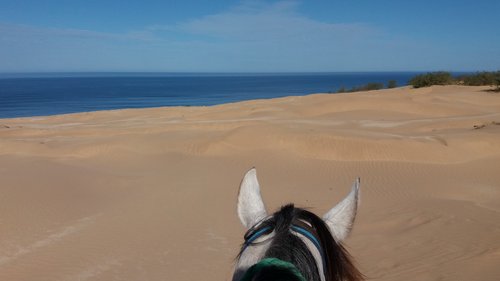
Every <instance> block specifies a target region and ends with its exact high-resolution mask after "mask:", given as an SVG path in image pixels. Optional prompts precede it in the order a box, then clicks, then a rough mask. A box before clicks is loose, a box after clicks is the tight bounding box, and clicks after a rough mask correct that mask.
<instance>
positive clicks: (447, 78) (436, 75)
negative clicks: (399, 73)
mask: <svg viewBox="0 0 500 281" xmlns="http://www.w3.org/2000/svg"><path fill="white" fill-rule="evenodd" d="M408 83H409V84H410V85H412V86H413V87H414V88H421V87H429V86H432V85H450V84H453V78H452V76H451V73H449V72H446V71H438V72H429V73H425V74H419V75H417V76H415V77H413V78H412V79H410V81H409V82H408Z"/></svg>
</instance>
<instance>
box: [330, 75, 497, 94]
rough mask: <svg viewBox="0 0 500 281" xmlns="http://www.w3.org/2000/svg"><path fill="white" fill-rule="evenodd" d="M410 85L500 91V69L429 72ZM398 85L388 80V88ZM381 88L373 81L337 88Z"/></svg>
mask: <svg viewBox="0 0 500 281" xmlns="http://www.w3.org/2000/svg"><path fill="white" fill-rule="evenodd" d="M408 85H411V86H413V88H421V87H430V86H433V85H465V86H492V87H494V88H493V89H492V90H493V91H495V92H500V70H499V71H481V72H476V73H471V74H462V75H459V76H456V77H453V76H452V74H451V73H450V72H446V71H437V72H427V73H423V74H419V75H416V76H415V77H413V78H411V79H410V81H409V82H408ZM397 86H398V84H397V81H396V80H389V81H388V82H387V89H392V88H396V87H397ZM380 89H384V84H382V83H375V82H371V83H367V84H365V85H362V86H355V87H352V88H350V89H348V88H346V87H344V86H342V87H340V88H339V89H338V90H337V93H352V92H359V91H372V90H380Z"/></svg>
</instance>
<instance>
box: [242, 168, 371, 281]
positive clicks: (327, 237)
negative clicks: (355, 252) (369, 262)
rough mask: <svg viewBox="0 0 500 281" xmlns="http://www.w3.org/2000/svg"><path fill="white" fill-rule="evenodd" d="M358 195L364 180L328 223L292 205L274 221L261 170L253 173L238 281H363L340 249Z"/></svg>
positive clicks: (246, 187)
mask: <svg viewBox="0 0 500 281" xmlns="http://www.w3.org/2000/svg"><path fill="white" fill-rule="evenodd" d="M358 194H359V179H358V180H356V182H355V183H354V185H353V187H352V190H351V192H350V193H349V195H347V197H346V198H344V199H343V200H342V201H341V202H340V203H339V204H337V205H336V206H335V207H333V208H332V209H331V210H330V211H328V212H327V213H326V214H325V215H324V216H323V218H319V217H318V216H316V215H315V214H313V213H311V212H309V211H307V210H304V209H300V208H295V207H294V206H293V205H292V204H289V205H286V206H283V207H281V209H280V210H279V211H277V212H275V213H274V214H271V215H269V214H268V213H267V211H266V208H265V206H264V202H263V201H262V197H261V195H260V187H259V182H258V181H257V174H256V170H255V169H251V170H250V171H248V172H247V173H246V175H245V176H244V178H243V180H242V182H241V185H240V191H239V195H238V216H239V218H240V220H241V223H242V224H243V225H244V226H245V227H246V228H247V229H248V231H247V233H246V234H245V242H244V244H243V245H242V248H241V250H240V253H239V255H238V259H237V263H236V268H235V272H234V275H233V281H250V280H252V281H257V280H293V281H295V280H296V281H305V280H307V281H309V280H311V281H312V280H314V281H337V280H339V281H340V280H345V281H357V280H362V279H363V278H362V275H361V273H360V272H359V271H358V270H357V269H356V268H355V267H354V265H353V263H352V262H351V258H350V256H349V254H348V253H347V251H346V250H345V249H344V247H343V246H342V244H341V241H342V240H344V239H345V238H346V237H347V236H348V235H349V232H350V231H351V229H352V225H353V223H354V218H355V216H356V210H357V205H358Z"/></svg>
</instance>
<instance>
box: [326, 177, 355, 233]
mask: <svg viewBox="0 0 500 281" xmlns="http://www.w3.org/2000/svg"><path fill="white" fill-rule="evenodd" d="M358 197H359V178H357V179H356V181H355V182H354V184H353V186H352V190H351V192H350V193H349V195H347V197H346V198H344V200H342V201H341V202H340V203H338V204H337V206H335V207H333V208H332V209H331V210H330V211H328V212H327V213H326V214H325V215H324V216H323V220H324V221H325V222H326V224H327V225H328V227H329V228H330V231H331V232H332V234H333V236H335V239H336V240H337V241H342V240H344V239H345V238H346V237H347V236H348V235H349V233H350V232H351V229H352V226H353V224H354V218H355V217H356V211H357V209H358Z"/></svg>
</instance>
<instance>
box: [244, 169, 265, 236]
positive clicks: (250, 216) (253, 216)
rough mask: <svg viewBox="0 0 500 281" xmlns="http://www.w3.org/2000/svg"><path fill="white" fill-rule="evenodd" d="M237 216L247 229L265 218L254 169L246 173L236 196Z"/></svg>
mask: <svg viewBox="0 0 500 281" xmlns="http://www.w3.org/2000/svg"><path fill="white" fill-rule="evenodd" d="M238 216H239V217H240V221H241V223H242V224H243V226H245V227H246V228H247V229H249V228H250V227H252V226H253V225H254V224H256V223H257V222H259V221H260V220H262V219H263V218H265V217H267V211H266V208H265V207H264V202H263V201H262V197H261V195H260V187H259V182H258V181H257V171H256V170H255V168H252V169H251V170H250V171H248V172H247V173H246V174H245V176H244V177H243V180H242V181H241V185H240V191H239V194H238Z"/></svg>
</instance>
